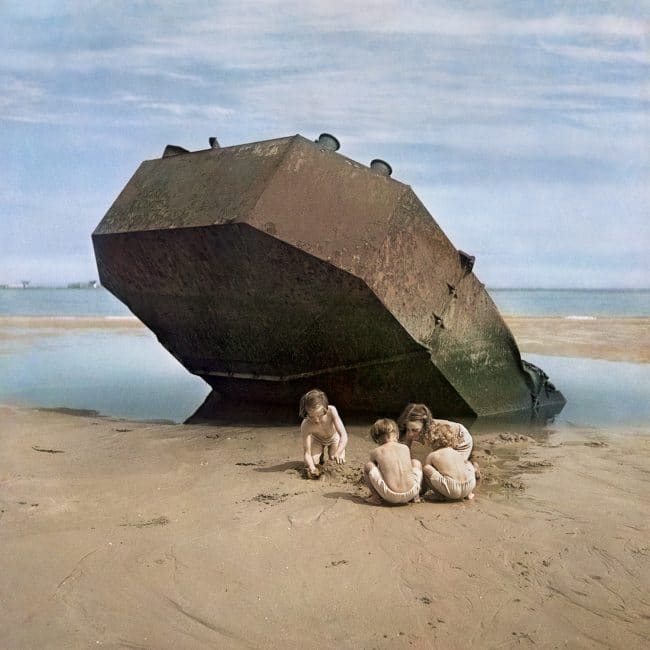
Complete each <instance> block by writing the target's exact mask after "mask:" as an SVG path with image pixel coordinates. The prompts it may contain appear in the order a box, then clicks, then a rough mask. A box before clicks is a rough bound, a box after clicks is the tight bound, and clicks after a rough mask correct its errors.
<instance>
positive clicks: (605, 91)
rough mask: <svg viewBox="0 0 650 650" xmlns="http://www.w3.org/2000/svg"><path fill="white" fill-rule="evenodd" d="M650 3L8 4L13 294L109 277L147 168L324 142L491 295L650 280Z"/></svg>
mask: <svg viewBox="0 0 650 650" xmlns="http://www.w3.org/2000/svg"><path fill="white" fill-rule="evenodd" d="M649 17H650V3H649V2H648V1H647V0H646V1H645V2H644V1H641V2H639V1H636V2H626V1H622V0H619V1H616V2H607V1H602V2H590V1H588V0H587V1H580V2H559V1H558V2H551V1H543V0H535V1H532V0H531V1H518V2H507V1H503V2H499V1H493V2H473V1H465V2H456V1H452V0H449V1H443V2H438V1H424V0H422V1H414V0H403V1H402V2H399V3H396V2H369V1H366V0H355V1H354V2H352V1H350V0H346V1H340V0H323V1H315V2H310V1H309V0H303V1H297V0H296V1H293V0H278V1H271V0H269V1H267V2H245V1H241V0H240V1H232V2H230V1H225V2H224V1H219V0H216V1H211V2H193V1H190V2H165V1H158V2H157V1H148V2H147V1H141V2H137V1H136V2H89V1H85V2H63V1H58V2H55V1H51V2H47V1H41V2H29V1H24V0H23V1H22V2H18V1H16V2H13V1H2V2H0V88H1V89H2V93H1V94H0V151H1V157H0V283H8V284H13V283H17V282H19V281H20V280H22V279H29V280H31V282H32V283H33V284H36V283H38V284H42V283H45V284H65V283H67V282H73V281H78V280H90V279H94V278H96V277H97V271H96V266H95V261H94V256H93V252H92V245H91V240H90V234H91V232H92V231H93V229H94V228H95V226H96V225H97V224H98V223H99V221H100V220H101V218H102V217H103V215H104V214H105V212H106V211H107V210H108V208H109V207H110V205H111V203H112V202H113V200H114V199H115V198H116V196H117V195H118V193H119V192H120V190H121V189H122V188H123V187H124V185H125V184H126V182H127V181H128V179H129V178H130V177H131V175H132V174H133V173H134V172H135V170H136V168H137V166H138V165H139V163H140V162H141V161H142V160H145V159H149V158H156V157H159V156H160V155H161V154H162V151H163V149H164V147H165V145H166V144H168V143H173V144H178V145H181V146H184V147H186V148H188V149H204V148H206V147H207V146H208V145H207V140H208V137H209V136H212V135H214V136H217V137H218V138H219V141H220V142H221V144H222V145H223V146H228V145H234V144H239V143H242V142H253V141H256V140H264V139H268V138H274V137H281V136H286V135H292V134H294V133H300V134H302V135H304V136H306V137H308V138H316V137H317V136H318V134H319V133H321V132H323V131H327V132H330V133H333V134H335V135H336V136H337V137H338V138H339V140H340V141H341V143H342V147H341V150H340V153H342V154H343V155H345V156H348V157H350V158H353V159H355V160H358V161H360V162H369V161H370V160H371V159H372V158H383V159H385V160H387V161H389V162H390V163H391V165H392V167H393V170H394V171H393V177H394V178H396V179H397V180H400V181H402V182H404V183H408V184H409V185H411V186H412V187H413V189H414V190H415V192H416V194H417V195H418V196H419V197H420V199H421V200H422V201H423V202H424V204H425V205H426V206H427V208H428V210H429V212H431V214H432V215H433V216H434V217H435V218H436V220H437V221H438V223H439V224H440V225H441V226H442V228H443V229H444V230H445V232H446V233H447V234H448V235H449V237H450V238H451V240H452V241H453V242H454V244H455V245H456V246H457V247H458V248H462V249H463V250H466V251H468V252H470V253H472V254H473V255H475V256H476V258H477V262H476V266H475V272H476V274H477V275H478V277H479V278H480V279H481V281H483V282H484V283H486V284H487V285H488V286H492V287H508V286H524V287H562V286H570V287H586V288H597V287H630V288H634V287H649V286H650V262H649V259H648V258H649V254H648V251H649V250H650V226H649V225H648V224H649V222H650V214H649V212H650V209H649V206H650V22H649Z"/></svg>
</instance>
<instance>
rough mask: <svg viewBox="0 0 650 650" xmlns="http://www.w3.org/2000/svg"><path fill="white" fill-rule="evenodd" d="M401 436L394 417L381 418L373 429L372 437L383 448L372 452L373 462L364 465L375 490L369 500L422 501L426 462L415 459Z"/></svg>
mask: <svg viewBox="0 0 650 650" xmlns="http://www.w3.org/2000/svg"><path fill="white" fill-rule="evenodd" d="M398 436H399V431H398V429H397V424H396V423H395V421H394V420H388V419H383V420H377V422H375V423H374V424H373V425H372V427H371V428H370V437H371V438H372V439H373V440H374V441H375V442H376V443H377V444H378V445H379V447H377V448H376V449H373V450H372V451H371V452H370V462H368V463H366V464H365V466H364V468H363V477H364V479H365V481H366V484H367V485H368V487H369V488H370V492H371V495H370V496H369V497H368V498H367V499H366V502H367V503H371V504H373V505H381V503H382V502H383V501H386V502H388V503H408V502H409V501H413V502H415V503H418V502H419V501H420V487H421V485H422V464H421V463H420V461H419V460H412V459H411V452H410V451H409V448H408V447H407V446H406V445H403V444H401V443H400V442H398Z"/></svg>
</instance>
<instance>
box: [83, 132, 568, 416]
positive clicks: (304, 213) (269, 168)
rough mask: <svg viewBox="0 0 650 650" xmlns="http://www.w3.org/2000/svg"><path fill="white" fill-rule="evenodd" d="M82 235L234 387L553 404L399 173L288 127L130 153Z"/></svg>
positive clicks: (376, 398)
mask: <svg viewBox="0 0 650 650" xmlns="http://www.w3.org/2000/svg"><path fill="white" fill-rule="evenodd" d="M166 151H167V152H169V149H167V150H166ZM384 169H386V170H387V169H388V168H387V167H386V166H385V165H384V166H382V170H384ZM93 243H94V246H95V253H96V257H97V263H98V268H99V273H100V278H101V281H102V283H103V284H104V286H105V287H107V288H108V289H109V290H110V291H112V292H113V293H114V294H115V295H116V296H117V297H118V298H120V299H121V300H123V301H124V302H125V303H126V304H127V305H128V306H129V308H130V309H131V310H132V311H133V312H134V313H135V314H136V315H137V316H138V317H139V318H140V319H141V320H142V321H143V322H144V323H145V324H146V325H147V326H148V327H150V328H151V329H152V330H153V331H154V332H155V333H156V335H157V336H158V339H159V340H160V342H161V343H162V344H163V345H164V346H165V347H166V348H167V349H168V350H169V351H170V352H171V353H172V354H173V355H174V356H175V357H176V358H177V359H178V360H179V361H180V362H181V363H182V364H183V365H185V367H186V368H187V369H188V370H190V371H191V372H193V373H195V374H197V375H199V376H201V377H203V378H204V379H205V380H206V381H207V382H208V383H209V384H210V385H211V386H212V387H213V388H214V389H215V390H218V391H220V392H221V393H223V394H225V395H227V396H230V397H232V398H236V399H251V400H253V399H254V400H261V401H268V402H275V403H286V404H294V403H295V402H296V400H297V399H298V397H299V396H300V394H301V393H302V392H304V391H305V390H307V389H309V388H310V387H313V386H316V385H317V386H320V387H321V388H323V389H324V390H326V391H327V392H328V393H329V394H330V395H331V397H332V399H333V400H336V403H337V404H339V405H340V406H342V407H343V406H344V407H346V408H348V409H350V410H364V411H368V410H369V411H376V412H384V413H391V412H394V411H396V410H399V408H401V405H402V404H403V403H404V402H408V401H423V402H426V403H429V404H430V405H432V406H433V407H434V410H435V412H436V413H437V414H438V415H439V416H459V417H460V416H462V417H473V416H476V415H479V416H481V415H494V414H502V413H524V414H526V413H528V414H530V413H532V412H534V411H536V410H537V409H538V408H539V407H540V406H541V407H547V410H550V411H553V410H559V409H560V408H561V406H562V405H563V404H564V399H563V397H562V395H561V394H560V393H559V392H557V391H555V390H550V389H549V388H548V386H549V385H548V382H545V380H544V379H543V378H542V379H540V377H541V375H535V373H534V372H533V375H535V376H532V375H531V372H530V371H529V369H528V368H527V367H526V368H525V367H524V366H523V365H522V362H521V358H520V355H519V350H518V348H517V345H516V343H515V341H514V339H513V337H512V335H511V333H510V331H509V330H508V328H507V327H506V325H505V323H504V322H503V319H502V318H501V316H500V315H499V313H498V311H497V309H496V307H495V306H494V304H493V303H492V301H491V299H490V297H489V295H488V294H487V292H486V291H485V289H484V287H483V285H482V284H481V283H480V282H479V281H478V280H477V279H476V277H475V276H474V274H473V273H472V271H471V266H470V265H468V264H467V257H464V256H463V255H461V254H459V251H458V250H457V249H456V248H455V247H454V246H453V244H452V243H451V241H449V239H448V238H447V237H446V235H445V234H444V232H443V231H442V230H441V228H440V227H439V226H438V224H437V223H436V221H435V220H434V219H433V217H432V216H431V215H430V214H429V213H428V212H427V210H426V209H425V207H424V206H423V205H422V204H421V202H420V201H419V199H418V198H417V196H416V195H415V194H414V193H413V191H412V190H411V188H410V187H409V186H407V185H404V184H403V183H400V182H398V181H396V180H394V179H392V178H390V177H389V176H386V175H381V174H379V173H377V171H376V170H374V171H373V170H371V169H369V168H368V167H366V166H364V165H361V164H360V163H357V162H355V161H352V160H350V159H348V158H345V157H344V156H341V155H340V154H338V153H336V152H335V151H333V150H331V149H328V148H326V147H324V146H321V145H320V144H319V143H313V142H310V141H309V140H306V139H305V138H303V137H301V136H292V137H289V138H280V139H277V140H271V141H266V142H259V143H252V144H247V145H240V146H236V147H225V148H213V149H209V150H206V151H199V152H196V153H182V152H181V153H176V152H175V150H174V151H172V153H171V154H169V153H168V154H167V155H166V157H164V158H163V159H161V160H156V161H147V162H145V163H143V164H142V165H141V166H140V168H139V169H138V170H137V171H136V173H135V175H134V176H133V178H132V179H131V180H130V181H129V183H128V184H127V186H126V187H125V189H124V190H123V191H122V193H121V194H120V196H119V197H118V198H117V200H116V201H115V203H114V204H113V206H111V208H110V209H109V211H108V212H107V214H106V216H105V217H104V219H103V220H102V222H101V223H100V224H99V226H98V227H97V229H96V231H95V232H94V233H93Z"/></svg>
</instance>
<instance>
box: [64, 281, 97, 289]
mask: <svg viewBox="0 0 650 650" xmlns="http://www.w3.org/2000/svg"><path fill="white" fill-rule="evenodd" d="M98 287H99V282H97V280H89V281H88V282H71V283H70V284H68V289H97V288H98Z"/></svg>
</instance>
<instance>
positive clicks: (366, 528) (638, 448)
mask: <svg viewBox="0 0 650 650" xmlns="http://www.w3.org/2000/svg"><path fill="white" fill-rule="evenodd" d="M526 320H528V319H526ZM536 320H539V319H536ZM509 322H510V321H509ZM569 322H570V323H572V325H573V326H576V323H574V322H572V321H569ZM585 322H586V321H579V322H577V328H576V332H577V333H576V334H575V337H574V338H575V345H574V346H573V347H572V348H571V352H570V356H578V355H579V354H580V352H581V351H584V349H583V348H582V346H581V344H580V337H581V336H582V335H581V334H580V332H582V331H584V329H583V328H582V325H583V324H584V323H585ZM589 322H590V321H589ZM526 326H529V323H526ZM514 329H515V328H513V330H514ZM547 331H548V330H546V329H544V330H543V331H541V332H538V334H537V336H538V337H539V338H540V339H542V340H545V337H546V336H547V334H546V332H547ZM569 338H571V337H569ZM643 343H644V342H643V341H639V339H638V338H637V340H636V343H634V345H636V347H637V348H642V347H643ZM630 345H631V346H632V347H633V345H632V344H630ZM597 347H598V346H596V348H597ZM522 348H523V349H524V350H525V345H523V344H522ZM544 353H545V354H548V353H549V352H548V351H544ZM637 354H639V356H643V355H642V354H641V353H639V352H637ZM0 422H1V423H2V426H0V548H2V553H0V575H1V576H2V578H1V579H0V603H1V604H2V606H1V607H0V637H1V639H2V644H1V645H2V647H3V648H44V647H47V648H89V647H107V648H152V649H153V648H156V649H158V648H163V649H166V648H169V649H172V648H174V649H175V648H266V647H270V648H302V647H305V646H306V645H310V646H312V647H317V648H432V647H436V648H467V647H471V646H474V647H478V648H515V647H533V646H535V647H542V648H565V647H569V648H592V647H607V648H645V647H648V643H649V642H650V588H649V587H648V585H650V542H649V541H648V540H649V539H650V536H649V534H648V533H649V530H648V529H649V524H648V522H649V521H650V499H649V498H648V497H649V496H650V427H649V428H647V429H642V430H641V431H639V430H638V429H636V430H635V435H632V433H631V432H630V431H629V430H626V429H622V428H607V429H605V428H601V429H588V428H562V429H559V428H558V429H553V428H552V427H551V428H548V429H547V430H545V431H541V432H537V433H534V434H533V433H531V432H525V431H523V430H522V431H521V432H512V431H510V432H507V433H506V432H501V431H494V432H490V433H481V434H478V435H476V436H475V456H476V458H477V459H478V461H479V462H480V464H481V466H482V468H483V473H484V478H483V479H482V481H481V482H480V483H479V486H478V489H477V498H476V499H474V500H473V501H471V502H470V501H464V502H461V503H434V502H430V501H429V502H425V503H421V504H417V505H408V506H401V507H374V506H369V505H367V504H365V503H363V501H362V497H363V496H365V494H366V490H365V488H363V486H362V485H361V484H360V480H359V478H360V469H361V466H362V463H363V462H364V461H365V460H366V459H367V456H368V453H369V451H370V449H371V447H372V445H371V442H370V440H368V438H367V436H366V431H365V428H364V427H357V426H355V427H350V433H351V440H350V445H349V448H348V462H347V464H346V466H345V467H344V468H338V467H327V468H326V471H325V473H324V476H323V477H322V478H321V480H319V481H307V480H305V479H303V478H302V477H301V472H300V467H301V462H300V456H301V453H300V440H299V436H298V432H297V427H273V426H255V427H252V426H202V425H171V424H151V423H144V422H128V421H125V420H117V419H110V418H101V417H97V415H96V414H93V413H88V412H87V413H81V414H74V413H70V412H67V413H61V412H55V411H39V410H34V409H21V408H14V407H9V406H5V407H0ZM423 453H424V449H423V448H421V447H418V446H417V445H416V446H415V448H414V455H416V456H420V457H421V456H422V454H423Z"/></svg>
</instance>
